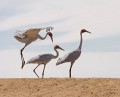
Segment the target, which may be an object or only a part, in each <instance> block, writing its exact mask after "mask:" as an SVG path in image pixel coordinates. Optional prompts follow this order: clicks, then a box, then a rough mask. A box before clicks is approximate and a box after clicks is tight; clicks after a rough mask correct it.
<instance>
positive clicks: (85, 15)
mask: <svg viewBox="0 0 120 97" xmlns="http://www.w3.org/2000/svg"><path fill="white" fill-rule="evenodd" d="M119 9H120V1H119V0H64V1H61V0H0V40H1V41H0V45H1V46H0V78H36V75H35V74H34V73H33V69H34V68H35V67H36V66H37V64H28V65H25V67H24V68H23V70H22V69H21V59H20V49H21V48H22V47H23V46H24V44H22V43H20V42H18V41H17V40H15V39H14V37H13V36H14V34H15V32H16V30H20V29H26V28H31V27H32V28H34V27H35V28H36V27H47V26H53V27H54V30H53V31H52V33H53V35H54V36H53V38H54V43H51V40H50V38H49V37H48V38H47V39H46V40H44V41H41V40H37V41H35V42H33V43H32V44H30V45H29V46H28V47H26V48H25V50H24V52H23V54H24V57H25V60H26V61H27V60H28V59H29V58H32V57H34V56H36V55H39V54H43V53H52V54H55V52H54V50H53V48H54V45H56V44H58V45H60V46H61V47H62V48H64V49H65V51H64V52H63V51H60V50H59V53H60V56H59V57H61V56H63V55H64V54H66V53H68V52H70V51H72V50H74V49H76V48H77V47H78V45H79V42H80V41H79V40H80V36H79V32H80V30H81V29H83V28H85V29H87V30H89V31H90V32H92V34H87V33H86V34H84V35H83V40H84V41H83V47H82V54H81V56H80V58H79V59H78V60H77V61H76V62H75V63H74V66H73V69H72V77H78V78H87V77H90V78H92V77H110V78H113V77H114V78H120V61H119V57H120V27H119V26H120V11H119ZM39 34H40V35H42V36H44V35H45V31H42V32H40V33H39ZM57 59H58V58H57ZM57 59H54V60H51V62H50V63H48V64H47V66H46V70H45V77H47V78H49V77H68V76H69V67H70V63H65V64H61V65H59V66H56V65H55V64H56V62H57ZM42 69H43V66H42V65H41V66H39V67H38V68H37V70H36V72H37V73H38V74H39V76H40V77H41V73H42Z"/></svg>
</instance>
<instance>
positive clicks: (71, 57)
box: [56, 29, 90, 78]
mask: <svg viewBox="0 0 120 97" xmlns="http://www.w3.org/2000/svg"><path fill="white" fill-rule="evenodd" d="M84 32H88V33H90V32H89V31H87V30H85V29H82V30H81V32H80V38H81V39H80V45H79V46H78V48H77V49H75V50H74V51H72V52H69V53H68V54H66V55H64V56H63V57H61V58H59V59H58V60H57V63H56V65H59V64H63V63H66V62H71V66H70V70H69V77H70V78H71V69H72V66H73V64H74V62H75V61H76V60H77V59H78V58H79V57H80V55H81V48H82V41H83V39H82V33H84Z"/></svg>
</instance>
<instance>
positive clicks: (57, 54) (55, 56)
mask: <svg viewBox="0 0 120 97" xmlns="http://www.w3.org/2000/svg"><path fill="white" fill-rule="evenodd" d="M54 50H55V52H56V55H53V59H56V58H57V57H58V56H59V52H58V51H57V49H56V48H54Z"/></svg>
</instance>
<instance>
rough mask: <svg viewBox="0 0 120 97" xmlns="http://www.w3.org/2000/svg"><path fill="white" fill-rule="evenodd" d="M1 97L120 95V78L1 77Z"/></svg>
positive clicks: (111, 96)
mask: <svg viewBox="0 0 120 97" xmlns="http://www.w3.org/2000/svg"><path fill="white" fill-rule="evenodd" d="M0 97H120V79H109V78H72V79H69V78H44V79H32V78H31V79H29V78H21V79H17V78H16V79H0Z"/></svg>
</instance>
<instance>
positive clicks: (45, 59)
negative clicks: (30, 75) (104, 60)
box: [26, 45, 63, 78]
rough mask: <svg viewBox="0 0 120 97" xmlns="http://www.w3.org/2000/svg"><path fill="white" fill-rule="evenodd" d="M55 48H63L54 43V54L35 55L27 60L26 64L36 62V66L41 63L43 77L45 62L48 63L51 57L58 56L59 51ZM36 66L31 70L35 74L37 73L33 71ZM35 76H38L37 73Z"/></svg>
mask: <svg viewBox="0 0 120 97" xmlns="http://www.w3.org/2000/svg"><path fill="white" fill-rule="evenodd" d="M57 49H61V50H63V49H62V48H60V47H59V46H58V45H56V46H55V47H54V50H55V52H56V55H53V54H41V55H38V56H35V57H33V58H31V59H30V60H28V61H27V63H26V64H30V63H33V64H38V65H37V67H38V66H39V65H42V64H43V65H44V69H43V73H42V78H43V77H44V70H45V66H46V64H47V63H49V62H50V61H51V60H52V59H55V58H57V57H58V56H59V53H58V51H57ZM37 67H36V68H37ZM36 68H35V69H34V70H33V72H34V73H35V74H36V75H37V73H36V72H35V70H36ZM37 77H38V78H39V76H38V75H37Z"/></svg>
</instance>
